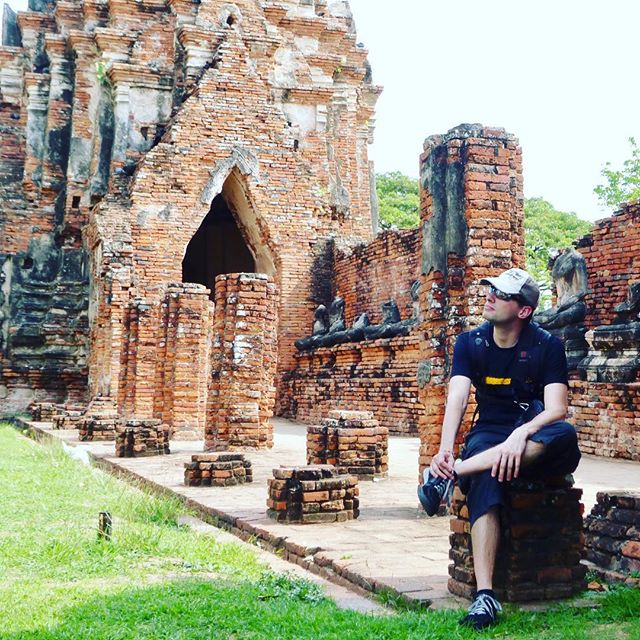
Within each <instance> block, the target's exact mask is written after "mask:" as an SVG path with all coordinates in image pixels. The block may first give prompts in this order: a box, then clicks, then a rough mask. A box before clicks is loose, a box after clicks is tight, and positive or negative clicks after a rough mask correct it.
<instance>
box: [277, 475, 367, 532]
mask: <svg viewBox="0 0 640 640" xmlns="http://www.w3.org/2000/svg"><path fill="white" fill-rule="evenodd" d="M267 483H268V486H269V498H268V499H267V507H268V509H267V515H268V516H269V517H270V518H273V519H274V520H277V521H278V522H288V523H298V524H311V523H318V522H345V521H347V520H353V519H355V518H357V517H358V515H359V514H360V510H359V506H360V502H359V499H358V495H359V490H358V479H357V478H356V477H355V476H350V475H339V474H338V472H337V470H336V469H335V467H333V466H331V465H328V464H325V465H309V466H307V467H280V468H279V469H274V470H273V480H268V481H267Z"/></svg>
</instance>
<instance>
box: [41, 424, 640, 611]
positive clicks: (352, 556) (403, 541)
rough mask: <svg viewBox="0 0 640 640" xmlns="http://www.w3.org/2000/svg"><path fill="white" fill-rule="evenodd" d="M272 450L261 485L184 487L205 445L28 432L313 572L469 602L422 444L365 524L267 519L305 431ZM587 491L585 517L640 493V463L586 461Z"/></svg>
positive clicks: (368, 509)
mask: <svg viewBox="0 0 640 640" xmlns="http://www.w3.org/2000/svg"><path fill="white" fill-rule="evenodd" d="M272 422H273V424H274V428H275V438H274V448H273V449H271V450H262V451H252V450H246V451H245V455H246V458H247V459H248V460H250V461H251V463H252V468H253V482H252V483H251V484H247V485H242V486H235V487H185V486H184V484H183V481H184V463H185V462H189V461H190V460H191V455H192V454H194V453H201V452H202V446H203V443H202V442H198V441H172V442H171V451H172V453H171V454H170V455H166V456H161V457H154V458H115V457H114V456H113V452H114V444H113V442H112V441H111V442H79V441H78V440H77V435H76V434H75V433H74V431H55V430H53V429H51V428H50V427H51V425H48V424H47V423H28V425H29V426H31V427H32V428H33V429H34V430H35V431H36V432H38V433H39V434H41V435H43V436H50V437H53V438H56V439H58V440H61V441H62V442H64V443H65V445H68V446H69V447H70V452H71V453H72V454H73V455H75V456H77V457H80V458H85V459H86V458H87V457H91V458H93V459H94V460H95V461H96V463H97V464H98V465H100V466H102V467H104V468H107V469H109V470H110V471H113V472H124V473H126V474H128V475H130V476H132V477H136V478H139V479H142V480H145V481H147V482H149V483H150V484H152V485H157V486H159V487H162V488H164V489H168V490H170V491H172V492H174V493H175V494H177V495H180V496H182V497H184V498H185V499H186V500H188V502H189V504H190V506H191V507H193V508H195V509H196V510H197V511H198V512H199V513H200V514H201V515H202V517H204V518H209V519H212V518H217V521H218V524H219V525H220V526H222V527H224V528H226V529H228V530H229V531H231V532H233V533H235V534H236V535H238V536H239V537H241V538H243V539H245V540H247V539H252V540H258V541H259V543H260V544H261V546H263V547H264V548H268V549H272V550H276V549H278V550H280V551H279V553H280V554H282V555H283V557H285V558H286V559H288V560H290V561H292V562H296V563H297V564H298V565H300V566H303V567H305V568H307V569H308V570H310V571H312V572H314V573H317V574H320V575H324V576H325V577H328V578H329V579H331V580H334V581H337V582H342V583H343V584H347V585H348V584H352V585H357V586H359V587H362V588H364V589H367V590H369V591H380V590H383V589H388V590H391V591H393V592H396V593H398V594H400V595H402V596H403V597H404V598H406V599H407V600H409V601H413V602H421V603H424V604H425V605H426V606H430V607H432V608H445V607H464V606H467V604H468V602H467V601H466V600H463V599H460V598H455V597H454V596H452V595H451V594H450V593H449V592H448V590H447V579H448V565H449V518H448V517H436V518H428V517H426V516H425V515H424V514H423V513H422V512H421V511H419V510H418V508H417V499H416V493H415V491H416V469H417V461H418V448H419V441H418V439H417V438H395V437H392V438H390V439H389V478H388V479H386V480H383V481H379V482H368V483H363V484H361V486H360V517H359V518H358V519H357V520H351V521H349V522H344V523H331V524H315V525H313V526H306V525H294V524H280V523H276V522H274V521H273V520H270V519H269V518H268V517H267V514H266V506H265V500H266V496H267V479H269V478H272V477H273V469H274V468H276V467H279V466H280V465H300V464H304V463H305V445H306V426H305V425H302V424H296V423H293V422H291V421H288V420H282V419H273V420H272ZM574 477H575V479H576V484H577V485H578V486H580V487H582V488H583V489H584V494H583V502H584V503H585V508H586V512H587V513H588V512H589V511H590V510H591V507H592V506H593V504H594V503H595V500H596V493H597V492H598V491H605V490H608V489H624V488H626V489H633V488H636V489H640V464H637V463H632V462H627V461H619V460H608V459H602V458H595V457H593V456H584V457H583V459H582V461H581V463H580V467H579V468H578V470H577V472H576V473H575V474H574Z"/></svg>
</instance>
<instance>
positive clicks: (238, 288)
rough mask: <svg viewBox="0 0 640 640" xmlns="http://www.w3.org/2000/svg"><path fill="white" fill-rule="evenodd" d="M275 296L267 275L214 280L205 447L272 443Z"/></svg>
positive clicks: (257, 445)
mask: <svg viewBox="0 0 640 640" xmlns="http://www.w3.org/2000/svg"><path fill="white" fill-rule="evenodd" d="M276 298H277V294H276V288H275V285H274V284H273V283H271V282H270V281H269V279H268V278H267V276H265V275H262V274H248V273H232V274H224V275H220V276H218V277H217V278H216V284H215V314H214V324H213V334H212V336H213V337H212V348H211V381H210V386H209V398H208V405H207V425H206V428H205V449H206V450H214V449H218V450H220V449H228V448H234V447H258V448H266V447H271V446H272V445H273V429H272V427H271V425H270V423H269V418H270V417H271V415H272V412H273V406H274V400H275V388H274V378H275V372H276V358H277V351H276V349H277V345H276Z"/></svg>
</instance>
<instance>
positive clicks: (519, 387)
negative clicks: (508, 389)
mask: <svg viewBox="0 0 640 640" xmlns="http://www.w3.org/2000/svg"><path fill="white" fill-rule="evenodd" d="M550 338H551V334H550V333H549V332H548V331H546V330H545V329H543V328H542V327H540V326H538V325H537V324H536V323H535V322H531V323H529V325H528V326H527V327H526V328H525V330H524V333H523V335H522V336H521V337H520V340H519V341H518V356H517V359H516V362H515V364H514V368H513V373H512V378H513V393H514V399H515V400H516V402H518V404H520V402H519V399H520V398H525V397H527V398H531V397H534V398H538V399H540V400H542V396H543V391H544V385H543V384H542V373H543V371H542V367H543V362H544V353H545V351H546V346H547V344H548V342H549V339H550Z"/></svg>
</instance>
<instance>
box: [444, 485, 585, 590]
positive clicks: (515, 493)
mask: <svg viewBox="0 0 640 640" xmlns="http://www.w3.org/2000/svg"><path fill="white" fill-rule="evenodd" d="M572 485H573V480H572V479H571V476H567V477H566V478H563V477H559V478H549V479H547V480H546V481H536V482H531V483H528V482H526V481H524V480H517V481H514V482H513V483H512V484H511V486H510V487H509V488H508V489H507V496H506V503H505V506H504V507H502V509H501V510H500V534H501V538H500V547H499V549H498V555H497V559H496V567H495V571H494V590H495V591H496V594H497V596H498V599H500V600H505V601H508V602H522V601H528V600H553V599H556V598H565V597H568V596H571V595H573V594H575V593H578V592H580V591H582V590H583V589H584V588H585V581H584V576H585V573H586V566H585V565H584V564H581V562H580V560H581V558H582V546H583V534H582V512H583V509H584V505H583V504H582V503H581V502H580V497H581V496H582V490H581V489H576V488H574V487H573V486H572ZM452 512H453V515H454V518H453V519H452V520H451V532H452V533H451V535H450V542H451V548H450V551H449V557H450V558H451V560H452V561H453V563H452V564H451V565H449V575H450V578H449V591H451V593H454V594H456V595H460V596H463V597H465V598H471V597H472V596H473V593H474V592H475V588H476V584H475V574H474V570H473V550H472V546H471V533H470V532H471V529H470V526H469V519H468V518H469V511H468V507H467V504H466V500H465V499H464V496H463V495H462V493H461V492H460V490H459V489H458V488H456V489H455V492H454V497H453V501H452Z"/></svg>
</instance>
